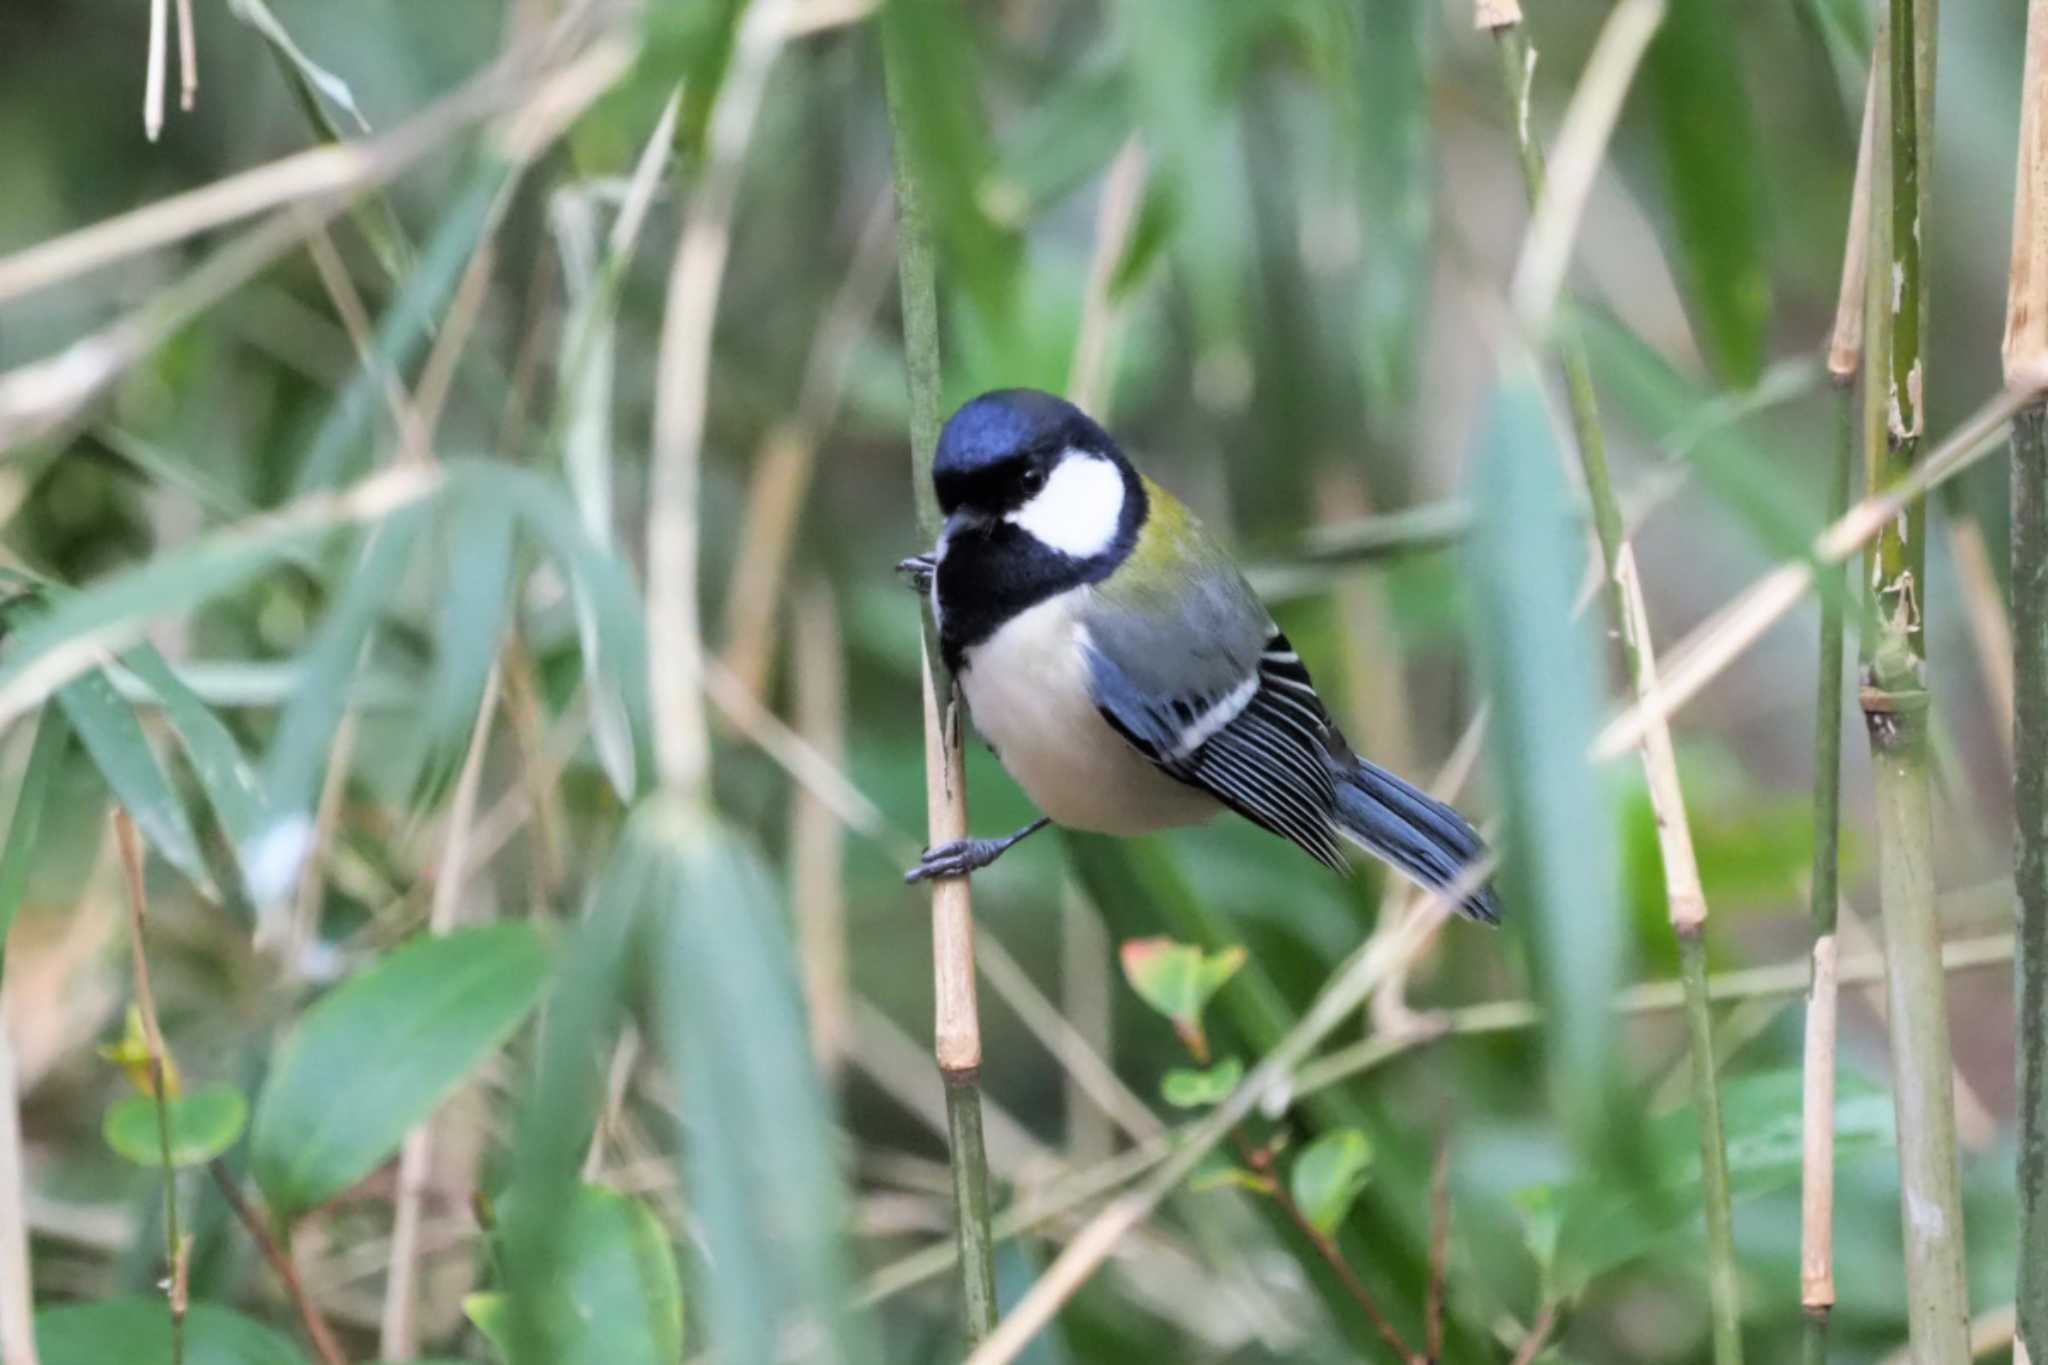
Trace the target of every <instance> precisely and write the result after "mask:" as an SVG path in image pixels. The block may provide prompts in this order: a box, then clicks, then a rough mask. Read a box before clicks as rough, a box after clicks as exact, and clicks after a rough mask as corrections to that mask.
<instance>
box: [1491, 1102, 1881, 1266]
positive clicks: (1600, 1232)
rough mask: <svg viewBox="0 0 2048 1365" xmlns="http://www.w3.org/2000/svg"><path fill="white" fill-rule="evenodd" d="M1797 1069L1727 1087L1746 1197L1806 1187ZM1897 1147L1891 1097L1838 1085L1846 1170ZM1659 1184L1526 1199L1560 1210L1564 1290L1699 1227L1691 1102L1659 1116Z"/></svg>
mask: <svg viewBox="0 0 2048 1365" xmlns="http://www.w3.org/2000/svg"><path fill="white" fill-rule="evenodd" d="M1802 1085H1803V1078H1802V1077H1801V1075H1800V1072H1799V1070H1798V1069H1797V1068H1792V1067H1788V1068H1784V1069H1782V1070H1777V1071H1769V1072H1763V1073H1761V1074H1758V1075H1752V1076H1742V1077H1737V1078H1735V1079H1733V1080H1728V1081H1723V1082H1722V1085H1721V1114H1722V1120H1723V1123H1724V1125H1725V1131H1726V1133H1727V1143H1728V1180H1729V1187H1730V1191H1731V1193H1732V1194H1733V1195H1734V1197H1735V1198H1737V1199H1750V1198H1755V1197H1756V1196H1758V1195H1763V1194H1769V1193H1771V1192H1773V1191H1776V1190H1782V1189H1789V1188H1791V1187H1792V1186H1794V1185H1796V1184H1798V1182H1799V1175H1800V1156H1801V1144H1802V1141H1803V1138H1802V1134H1801V1120H1800V1114H1801V1097H1802V1089H1801V1087H1802ZM1893 1141H1894V1127H1893V1110H1892V1097H1891V1095H1890V1094H1889V1093H1888V1092H1887V1091H1886V1090H1885V1089H1884V1088H1883V1087H1881V1086H1879V1085H1876V1084H1875V1083H1873V1082H1871V1081H1870V1080H1868V1079H1867V1078H1865V1077H1863V1076H1860V1075H1857V1074H1856V1073H1854V1072H1843V1073H1842V1074H1841V1075H1840V1076H1839V1077H1838V1078H1837V1081H1836V1088H1835V1160H1836V1162H1837V1164H1840V1163H1841V1162H1843V1161H1847V1160H1853V1159H1855V1158H1856V1157H1859V1156H1862V1155H1864V1154H1866V1153H1869V1152H1873V1151H1878V1150H1881V1149H1883V1148H1886V1147H1889V1146H1891V1145H1892V1143H1893ZM1646 1150H1647V1155H1648V1158H1649V1162H1650V1170H1651V1174H1652V1176H1653V1179H1652V1181H1651V1182H1650V1183H1649V1184H1648V1185H1646V1186H1645V1187H1642V1188H1633V1189H1632V1188H1629V1187H1627V1186H1624V1185H1617V1184H1616V1183H1614V1182H1611V1181H1601V1180H1594V1179H1587V1180H1584V1181H1579V1182H1575V1183H1573V1184H1570V1185H1566V1186H1563V1187H1552V1186H1542V1187H1537V1190H1539V1191H1542V1193H1537V1192H1535V1191H1524V1192H1522V1194H1521V1195H1519V1196H1518V1198H1526V1199H1534V1200H1536V1201H1538V1202H1539V1203H1542V1204H1544V1205H1545V1206H1546V1207H1549V1208H1552V1209H1554V1210H1555V1215H1556V1219H1557V1226H1556V1228H1555V1230H1554V1232H1553V1234H1552V1235H1553V1236H1554V1238H1555V1248H1556V1257H1557V1274H1558V1277H1559V1281H1560V1286H1561V1287H1562V1288H1564V1289H1565V1290H1566V1291H1567V1292H1569V1293H1576V1292H1578V1291H1579V1290H1580V1289H1583V1288H1584V1287H1585V1286H1586V1285H1588V1284H1590V1283H1591V1282H1592V1281H1593V1280H1595V1279H1597V1278H1599V1277H1600V1276H1601V1275H1604V1274H1606V1273H1607V1272H1609V1271H1611V1270H1614V1269H1616V1268H1618V1267H1620V1266H1623V1265H1626V1264H1628V1263H1629V1262H1631V1261H1634V1260H1637V1259H1639V1258H1640V1257H1642V1256H1644V1255H1646V1254H1648V1253H1650V1252H1652V1251H1654V1250H1656V1249H1657V1248H1658V1247H1660V1246H1662V1245H1665V1244H1667V1243H1668V1242H1669V1241H1670V1240H1671V1239H1672V1238H1674V1237H1675V1236H1677V1235H1678V1234H1680V1233H1684V1232H1688V1231H1693V1230H1696V1229H1697V1227H1698V1224H1699V1212H1700V1151H1699V1134H1698V1130H1697V1128H1696V1126H1695V1123H1694V1119H1693V1111H1692V1106H1690V1105H1686V1106H1683V1107H1681V1108H1678V1109H1673V1110H1670V1111H1668V1112H1666V1113H1663V1114H1659V1115H1658V1116H1657V1117H1656V1118H1655V1119H1654V1120H1652V1122H1651V1124H1650V1129H1649V1134H1648V1140H1647V1144H1646Z"/></svg>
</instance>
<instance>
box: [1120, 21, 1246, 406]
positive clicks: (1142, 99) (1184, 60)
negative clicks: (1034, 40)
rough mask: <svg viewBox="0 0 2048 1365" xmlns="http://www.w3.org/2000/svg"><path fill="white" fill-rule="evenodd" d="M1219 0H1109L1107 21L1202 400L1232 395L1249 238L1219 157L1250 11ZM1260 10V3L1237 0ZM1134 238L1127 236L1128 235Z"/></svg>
mask: <svg viewBox="0 0 2048 1365" xmlns="http://www.w3.org/2000/svg"><path fill="white" fill-rule="evenodd" d="M1238 8H1239V7H1236V6H1233V5H1230V4H1227V3H1221V0H1119V3H1118V4H1116V5H1115V6H1114V7H1113V9H1112V26H1113V30H1114V32H1115V34H1116V40H1117V42H1118V44H1119V46H1120V47H1121V49H1122V51H1123V53H1124V56H1125V61H1126V63H1127V67H1128V78H1129V81H1130V100H1131V110H1132V113H1133V115H1134V116H1135V118H1136V121H1137V123H1138V126H1139V128H1140V129H1141V130H1142V131H1143V133H1144V136H1145V145H1146V149H1147V151H1148V153H1149V154H1150V155H1151V157H1152V158H1153V160H1152V166H1151V175H1150V179H1151V180H1152V181H1153V183H1154V184H1155V185H1156V187H1157V193H1158V195H1159V196H1161V198H1163V199H1167V200H1170V201H1171V203H1170V207H1164V206H1162V207H1161V208H1159V209H1157V210H1155V212H1157V213H1160V214H1163V215H1165V216H1166V217H1167V218H1169V219H1170V221H1171V223H1172V229H1173V230H1172V232H1171V234H1170V240H1169V243H1168V245H1169V249H1170V251H1171V252H1172V254H1173V256H1174V258H1175V261H1176V263H1177V265H1178V267H1179V270H1178V276H1177V278H1178V280H1179V281H1180V282H1181V283H1183V284H1184V285H1185V287H1186V288H1187V290H1188V292H1189V301H1190V304H1191V306H1192V311H1193V314H1194V328H1195V334H1196V337H1195V339H1196V346H1197V363H1198V365H1202V366H1204V367H1206V370H1207V372H1208V375H1209V379H1208V381H1207V383H1206V384H1205V385H1204V387H1207V388H1209V389H1211V390H1212V395H1213V396H1212V398H1211V401H1221V402H1235V401H1237V400H1238V399H1239V398H1240V397H1241V395H1240V394H1238V393H1236V392H1235V389H1236V388H1237V387H1238V379H1237V377H1236V374H1235V373H1234V372H1235V371H1236V370H1237V369H1240V368H1242V364H1241V362H1242V346H1243V342H1242V340H1241V335H1242V332H1243V328H1244V313H1245V290H1244V280H1245V277H1246V275H1247V270H1246V261H1245V250H1244V243H1246V242H1249V241H1251V240H1253V236H1254V234H1253V232H1252V228H1251V224H1250V222H1249V220H1248V215H1247V212H1246V210H1245V208H1244V205H1243V194H1242V187H1241V186H1240V185H1239V184H1238V183H1237V182H1236V181H1235V180H1234V179H1233V177H1232V176H1231V175H1229V174H1222V173H1219V162H1228V161H1230V160H1234V159H1235V149H1234V148H1233V147H1232V142H1233V140H1234V138H1235V135H1236V129H1235V127H1234V125H1233V123H1232V121H1231V119H1230V117H1229V111H1230V96H1231V94H1232V93H1233V92H1232V90H1231V82H1232V79H1233V78H1234V76H1235V75H1236V74H1237V73H1239V72H1241V70H1242V63H1243V60H1244V57H1245V53H1246V51H1248V50H1249V46H1250V43H1251V41H1252V38H1253V35H1252V34H1251V33H1249V32H1247V31H1246V30H1247V28H1248V27H1249V26H1251V25H1253V24H1254V23H1256V22H1257V19H1256V16H1250V15H1239V14H1236V13H1234V12H1233V11H1235V10H1237V9H1238ZM1247 8H1264V7H1247ZM1134 245H1135V243H1134Z"/></svg>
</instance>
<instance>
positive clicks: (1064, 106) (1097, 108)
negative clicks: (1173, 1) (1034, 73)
mask: <svg viewBox="0 0 2048 1365" xmlns="http://www.w3.org/2000/svg"><path fill="white" fill-rule="evenodd" d="M1129 133H1130V119H1129V116H1128V114H1127V113H1126V110H1125V93H1124V79H1123V67H1122V66H1121V64H1118V63H1108V62H1105V63H1102V64H1099V65H1096V66H1092V67H1085V68H1083V69H1082V70H1079V71H1074V72H1069V73H1066V76H1065V79H1063V80H1061V81H1059V82H1057V83H1055V84H1054V85H1052V86H1051V87H1050V88H1049V89H1048V90H1047V91H1046V93H1045V98H1044V99H1043V100H1042V101H1040V102H1039V103H1037V104H1036V105H1035V106H1034V107H1033V108H1032V109H1030V110H1029V111H1027V112H1025V113H1024V116H1023V117H1022V118H1021V119H1020V120H1019V122H1018V125H1017V128H1016V131H1015V132H1013V133H1011V134H1010V135H1009V137H1008V139H1007V141H1006V142H1005V144H1004V146H1003V148H1002V150H1001V152H1000V153H999V166H998V169H997V170H996V171H995V172H994V174H993V176H992V181H993V183H994V184H995V186H996V188H995V190H994V192H993V194H992V195H991V197H992V198H993V199H994V200H995V201H996V202H997V203H999V204H1006V205H1015V206H1016V207H1017V208H1018V209H1019V210H1021V215H1022V216H1019V217H1017V218H1014V219H1012V222H1013V224H1017V225H1021V223H1022V222H1023V221H1024V218H1025V217H1028V216H1029V215H1031V214H1034V213H1037V212H1040V211H1042V210H1043V209H1045V208H1047V207H1050V206H1051V205H1053V204H1055V203H1057V202H1058V201H1059V200H1061V199H1064V198H1065V197H1066V196H1067V195H1069V194H1071V193H1073V192H1074V191H1075V190H1077V189H1079V188H1080V187H1081V186H1082V185H1084V184H1086V183H1087V182H1088V181H1089V180H1090V179H1092V178H1093V177H1094V176H1095V175H1097V174H1098V173H1100V172H1101V170H1102V168H1103V167H1105V166H1107V165H1108V164H1109V159H1110V158H1111V157H1112V156H1114V155H1116V149H1117V148H1118V147H1119V146H1121V145H1122V144H1123V140H1124V138H1125V137H1127V136H1128V135H1129Z"/></svg>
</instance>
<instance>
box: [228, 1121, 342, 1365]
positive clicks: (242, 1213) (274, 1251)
mask: <svg viewBox="0 0 2048 1365" xmlns="http://www.w3.org/2000/svg"><path fill="white" fill-rule="evenodd" d="M206 1169H207V1170H208V1171H209V1172H211V1173H212V1175H213V1183H214V1184H215V1185H216V1186H218V1187H219V1189H220V1193H221V1197H222V1198H223V1199H225V1200H227V1203H228V1207H229V1208H230V1209H232V1210H233V1211H234V1215H235V1219H236V1221H238V1222H239V1223H241V1225H242V1227H243V1228H244V1229H245V1230H246V1231H247V1232H248V1234H249V1237H250V1239H251V1240H252V1241H254V1242H255V1243H256V1248H257V1250H258V1251H260V1252H261V1253H262V1254H263V1261H264V1264H266V1265H268V1266H269V1267H270V1269H271V1271H272V1272H273V1273H274V1274H275V1275H276V1276H277V1278H278V1281H279V1282H280V1283H281V1284H283V1285H284V1292H285V1297H286V1298H288V1299H290V1300H291V1301H292V1307H293V1308H294V1309H296V1310H297V1311H298V1315H299V1325H300V1326H301V1327H303V1328H305V1330H306V1339H307V1340H308V1341H310V1342H312V1343H313V1350H314V1351H315V1353H317V1354H318V1355H319V1357H320V1361H321V1365H348V1356H347V1355H346V1353H344V1352H343V1351H342V1349H341V1343H340V1342H339V1341H337V1340H335V1337H334V1329H333V1328H331V1327H329V1326H328V1325H327V1320H326V1319H325V1318H323V1317H321V1316H320V1309H319V1307H318V1306H317V1305H316V1304H315V1303H314V1302H313V1296H312V1295H310V1294H308V1293H307V1292H306V1286H305V1285H304V1284H303V1283H301V1282H300V1280H299V1269H298V1266H297V1265H295V1264H294V1263H293V1261H292V1258H291V1253H290V1252H288V1251H286V1250H285V1249H284V1247H283V1246H281V1245H279V1243H278V1240H277V1238H276V1237H274V1236H272V1235H271V1231H270V1228H269V1226H268V1225H267V1224H265V1223H264V1221H263V1217H262V1215H260V1214H259V1213H257V1212H256V1210H255V1209H253V1208H251V1207H250V1206H249V1200H248V1198H247V1197H246V1196H244V1195H243V1193H242V1187H241V1185H240V1184H239V1183H238V1182H237V1181H236V1180H235V1177H234V1173H233V1172H232V1171H230V1170H228V1167H227V1163H226V1162H224V1161H222V1160H221V1159H220V1158H219V1157H215V1158H214V1159H213V1160H212V1161H209V1162H208V1163H207V1164H206Z"/></svg>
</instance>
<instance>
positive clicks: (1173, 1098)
mask: <svg viewBox="0 0 2048 1365" xmlns="http://www.w3.org/2000/svg"><path fill="white" fill-rule="evenodd" d="M1243 1079H1244V1063H1243V1062H1241V1061H1239V1060H1238V1059H1237V1058H1235V1057H1225V1058H1224V1059H1223V1060H1222V1061H1220V1062H1218V1063H1216V1065H1214V1066H1211V1067H1204V1068H1201V1069H1199V1070H1197V1069H1194V1068H1191V1067H1184V1066H1177V1067H1174V1068H1173V1069H1172V1070H1171V1071H1168V1072H1167V1073H1166V1074H1165V1075H1164V1076H1162V1077H1160V1080H1159V1097H1160V1098H1161V1099H1163V1100H1165V1101H1166V1102H1167V1103H1168V1104H1170V1105H1172V1106H1173V1107H1174V1108H1176V1109H1206V1108H1208V1107H1209V1106H1210V1105H1212V1104H1221V1103H1222V1102H1223V1101H1224V1100H1225V1099H1228V1098H1229V1096H1230V1092H1231V1091H1233V1090H1235V1089H1237V1083H1238V1082H1239V1081H1241V1080H1243Z"/></svg>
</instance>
